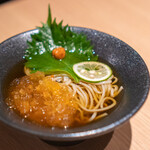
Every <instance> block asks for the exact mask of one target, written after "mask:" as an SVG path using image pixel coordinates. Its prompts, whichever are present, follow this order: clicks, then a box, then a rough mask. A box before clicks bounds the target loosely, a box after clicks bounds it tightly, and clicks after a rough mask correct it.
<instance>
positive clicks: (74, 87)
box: [52, 74, 123, 122]
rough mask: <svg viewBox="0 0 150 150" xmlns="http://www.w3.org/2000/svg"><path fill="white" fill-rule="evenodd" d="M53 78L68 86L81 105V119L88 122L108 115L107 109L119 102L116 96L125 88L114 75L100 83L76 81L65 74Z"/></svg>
mask: <svg viewBox="0 0 150 150" xmlns="http://www.w3.org/2000/svg"><path fill="white" fill-rule="evenodd" d="M52 80H53V81H56V82H59V83H60V84H62V85H66V86H68V88H69V90H70V92H72V93H73V96H74V97H75V99H76V102H77V104H78V105H79V108H78V110H79V112H80V118H81V120H83V121H87V122H91V121H93V120H96V119H99V118H101V117H104V116H107V115H108V113H107V111H108V110H110V109H111V108H113V107H114V106H115V105H116V103H117V102H116V100H115V99H114V97H116V96H117V95H118V94H119V93H120V92H121V91H122V90H123V87H122V86H120V87H118V85H116V83H117V81H118V78H117V77H115V76H114V75H112V76H111V77H110V78H109V79H107V80H106V81H103V82H100V83H86V82H83V81H80V82H79V83H74V82H73V80H72V79H70V78H69V77H68V76H67V75H65V74H56V75H54V76H53V78H52Z"/></svg>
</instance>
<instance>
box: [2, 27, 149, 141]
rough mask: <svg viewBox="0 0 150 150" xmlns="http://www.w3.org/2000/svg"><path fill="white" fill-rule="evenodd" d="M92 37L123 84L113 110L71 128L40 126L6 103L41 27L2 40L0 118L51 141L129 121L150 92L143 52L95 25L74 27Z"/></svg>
mask: <svg viewBox="0 0 150 150" xmlns="http://www.w3.org/2000/svg"><path fill="white" fill-rule="evenodd" d="M72 30H73V31H75V32H78V33H81V32H82V33H84V34H86V35H87V37H88V39H90V40H91V42H92V44H93V46H94V49H95V52H96V53H97V54H98V55H99V59H100V61H103V62H105V63H108V64H109V65H110V66H111V67H112V68H113V71H114V74H115V75H117V76H118V78H119V81H120V83H119V84H122V85H123V87H124V90H123V92H122V93H121V94H120V96H119V97H118V98H117V101H118V105H117V106H116V108H115V109H114V110H113V111H112V112H110V114H109V115H108V116H107V117H105V118H103V119H100V120H98V121H95V122H93V123H90V124H87V125H84V126H81V127H75V128H68V129H60V128H46V127H39V126H37V125H35V124H32V123H30V122H28V121H23V120H22V118H21V117H19V116H18V115H17V114H16V113H14V112H13V111H10V110H9V109H8V107H7V106H6V104H5V102H4V99H5V98H6V96H7V89H8V86H9V83H10V82H11V81H12V80H13V79H14V78H16V77H20V76H22V75H23V65H24V60H23V55H24V51H25V49H26V48H27V43H26V42H27V40H30V39H31V38H30V35H31V34H34V33H37V32H38V30H31V31H27V32H24V33H21V34H18V35H16V36H14V37H12V38H10V39H8V40H6V41H4V42H3V43H1V44H0V88H1V90H0V120H1V121H2V122H4V123H6V124H7V125H9V126H11V127H14V128H16V129H19V130H21V131H24V132H26V133H30V134H33V135H36V136H38V137H40V138H42V139H45V140H50V141H78V140H84V139H89V138H92V137H96V136H99V135H103V134H106V133H108V132H111V131H113V130H114V129H115V128H116V127H118V126H119V125H121V124H123V123H124V122H126V121H128V120H129V119H130V118H131V117H132V116H133V115H134V114H135V113H136V112H137V111H138V110H139V108H140V107H141V106H142V105H143V103H144V102H145V99H146V97H147V95H148V92H149V73H148V69H147V67H146V65H145V63H144V61H143V59H142V58H141V57H140V55H139V54H138V53H137V52H136V51H135V50H134V49H132V48H131V47H130V46H129V45H127V44H126V43H124V42H122V41H121V40H119V39H117V38H115V37H113V36H111V35H108V34H106V33H103V32H99V31H96V30H92V29H87V28H80V27H72Z"/></svg>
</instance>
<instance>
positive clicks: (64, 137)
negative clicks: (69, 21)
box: [0, 26, 150, 141]
mask: <svg viewBox="0 0 150 150" xmlns="http://www.w3.org/2000/svg"><path fill="white" fill-rule="evenodd" d="M70 27H71V29H73V28H76V29H82V30H84V29H88V30H92V31H96V32H101V33H103V34H106V35H109V36H111V37H113V38H115V39H117V40H119V41H120V42H123V43H124V44H125V45H127V46H129V45H128V44H127V43H125V42H124V41H122V40H120V39H118V38H116V37H115V36H113V35H110V34H108V33H105V32H102V31H99V30H95V29H91V28H85V27H78V26H70ZM30 32H31V33H32V32H34V33H36V32H38V29H31V30H27V31H25V32H21V33H18V34H16V35H14V36H12V37H10V38H8V39H6V40H4V41H3V42H1V43H0V47H1V46H2V45H3V44H5V43H6V42H8V41H10V40H11V39H14V38H17V37H18V36H19V35H22V34H26V33H30ZM129 47H130V48H132V47H131V46H129ZM132 50H133V51H134V52H135V53H136V55H137V56H138V57H139V58H140V60H141V62H142V64H143V65H144V67H145V68H146V77H147V85H146V87H147V88H146V90H145V91H144V94H143V97H142V99H141V101H140V103H139V105H137V106H136V107H135V109H133V110H132V111H130V113H129V114H127V115H125V116H124V117H123V118H121V119H119V120H117V121H114V122H113V123H111V124H109V125H107V126H105V127H102V128H96V129H93V130H88V131H82V132H77V133H66V134H64V133H62V134H61V133H55V134H53V133H52V134H42V132H41V131H33V130H30V129H28V128H22V127H21V126H18V125H16V124H11V123H10V122H9V121H8V120H5V119H3V118H1V116H0V121H2V122H4V123H5V124H7V125H9V126H11V127H13V128H15V129H18V130H21V131H23V132H26V133H29V134H33V135H36V136H40V137H42V138H43V139H47V138H50V139H52V140H54V141H60V140H61V141H76V140H78V138H79V139H80V140H83V139H89V138H91V137H97V136H99V135H103V134H106V133H108V132H111V131H112V130H113V129H114V128H116V127H118V126H120V125H122V124H123V123H125V122H126V121H128V120H129V119H130V118H131V117H132V116H134V115H135V114H136V113H137V112H138V110H139V109H140V108H141V107H142V106H143V104H144V103H145V101H146V99H147V97H148V93H149V88H150V75H149V71H148V67H147V65H146V63H145V62H144V60H143V59H142V57H141V56H140V55H139V54H138V52H137V51H136V50H134V49H133V48H132Z"/></svg>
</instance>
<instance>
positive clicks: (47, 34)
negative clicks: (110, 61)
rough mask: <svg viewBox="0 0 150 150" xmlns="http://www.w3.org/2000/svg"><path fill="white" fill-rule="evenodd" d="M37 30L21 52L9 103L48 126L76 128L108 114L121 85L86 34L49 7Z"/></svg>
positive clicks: (22, 114) (25, 115)
mask: <svg viewBox="0 0 150 150" xmlns="http://www.w3.org/2000/svg"><path fill="white" fill-rule="evenodd" d="M38 30H39V32H38V33H35V34H33V35H31V38H32V40H31V41H28V48H27V49H26V51H25V55H24V59H26V63H25V66H24V73H25V76H23V77H21V78H16V79H14V80H13V81H12V82H11V84H10V87H9V90H8V97H7V98H6V100H5V102H6V104H7V105H8V106H9V108H10V109H12V110H14V111H15V112H16V113H18V114H19V115H20V116H21V117H23V118H24V119H27V120H30V121H31V122H33V123H36V124H39V125H42V126H47V127H63V128H67V127H75V126H80V125H84V124H86V123H89V122H91V121H94V120H97V119H99V118H102V117H105V116H107V115H109V114H108V111H109V110H111V109H112V108H114V106H116V104H117V100H116V99H115V97H116V96H118V94H119V93H120V92H121V91H122V90H123V86H119V85H117V82H118V78H117V77H115V76H114V75H113V71H112V69H111V68H110V67H109V66H108V65H107V64H104V63H101V62H99V61H98V56H97V55H95V52H94V50H93V46H92V45H91V43H90V41H89V40H87V37H86V36H85V35H83V34H77V33H75V32H73V31H71V28H70V27H69V26H68V25H66V26H64V27H63V26H62V21H61V22H60V23H59V24H57V23H56V19H54V20H53V21H52V17H51V12H50V7H49V15H48V20H47V23H46V24H43V26H42V27H38Z"/></svg>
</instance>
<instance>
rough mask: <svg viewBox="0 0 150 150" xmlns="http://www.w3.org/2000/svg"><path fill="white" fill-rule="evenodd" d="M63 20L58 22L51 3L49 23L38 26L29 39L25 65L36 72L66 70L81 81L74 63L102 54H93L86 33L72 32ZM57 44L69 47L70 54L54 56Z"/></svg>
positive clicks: (92, 58)
mask: <svg viewBox="0 0 150 150" xmlns="http://www.w3.org/2000/svg"><path fill="white" fill-rule="evenodd" d="M62 23H63V21H61V22H60V23H58V24H57V23H56V18H55V19H54V20H53V21H52V17H51V11H50V6H49V13H48V19H47V23H46V24H44V23H43V26H42V27H37V29H38V31H39V32H38V33H35V34H33V35H31V38H32V41H28V49H26V51H25V56H24V57H25V59H26V60H27V62H26V63H25V66H26V67H27V68H29V69H31V70H32V72H36V71H42V72H44V73H45V74H54V73H66V74H68V75H70V76H71V77H72V78H73V79H74V80H75V82H79V78H78V77H77V76H76V74H75V73H74V72H73V69H72V66H73V65H74V64H76V63H79V62H82V61H90V60H91V61H97V59H98V56H95V55H93V53H94V51H93V47H92V46H91V43H90V41H89V40H87V37H86V36H85V35H83V34H77V33H74V32H72V31H71V29H70V27H69V26H68V25H66V26H64V27H63V26H62ZM57 47H63V48H65V51H66V56H65V58H64V59H62V60H58V59H55V58H54V57H53V56H52V50H53V49H55V48H57Z"/></svg>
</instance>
